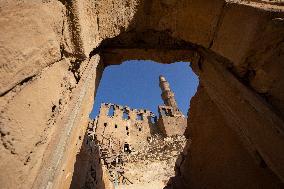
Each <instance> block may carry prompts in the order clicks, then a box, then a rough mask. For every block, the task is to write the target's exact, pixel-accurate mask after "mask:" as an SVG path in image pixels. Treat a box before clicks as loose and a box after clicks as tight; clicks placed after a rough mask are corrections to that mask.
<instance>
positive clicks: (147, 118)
mask: <svg viewBox="0 0 284 189" xmlns="http://www.w3.org/2000/svg"><path fill="white" fill-rule="evenodd" d="M159 85H160V88H161V90H162V94H161V97H162V99H163V101H164V105H159V106H158V112H159V117H158V118H157V116H156V115H155V114H154V113H153V112H151V111H149V110H146V109H131V108H130V107H127V106H121V105H117V104H110V103H102V104H101V106H100V111H99V115H98V116H97V117H96V119H95V120H93V121H92V123H93V127H94V129H95V133H96V136H97V140H98V141H100V142H101V143H111V144H112V145H113V149H115V150H116V151H118V150H120V148H123V147H126V148H127V149H128V148H130V146H129V145H131V147H132V148H135V149H138V148H139V147H140V146H141V145H143V143H145V142H146V141H147V138H149V137H151V136H152V135H154V134H162V135H163V136H173V135H183V134H184V132H185V129H186V125H187V118H186V117H185V116H184V115H183V113H182V112H181V111H180V110H179V108H178V105H177V102H176V100H175V97H174V92H172V91H171V89H170V85H169V83H168V82H167V81H166V79H165V77H163V76H160V78H159Z"/></svg>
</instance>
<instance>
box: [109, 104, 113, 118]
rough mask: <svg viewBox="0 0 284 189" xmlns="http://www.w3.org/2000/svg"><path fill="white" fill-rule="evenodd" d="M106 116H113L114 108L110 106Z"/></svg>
mask: <svg viewBox="0 0 284 189" xmlns="http://www.w3.org/2000/svg"><path fill="white" fill-rule="evenodd" d="M108 116H114V106H113V105H111V106H110V107H109V110H108Z"/></svg>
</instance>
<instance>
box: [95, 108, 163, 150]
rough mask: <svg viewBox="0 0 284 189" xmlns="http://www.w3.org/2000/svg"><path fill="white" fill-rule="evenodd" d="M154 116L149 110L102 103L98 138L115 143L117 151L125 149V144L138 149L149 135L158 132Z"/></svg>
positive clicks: (98, 120)
mask: <svg viewBox="0 0 284 189" xmlns="http://www.w3.org/2000/svg"><path fill="white" fill-rule="evenodd" d="M112 108H113V109H112ZM111 109H112V110H111ZM154 117H155V115H154V114H153V113H152V112H150V111H149V110H144V109H139V110H137V109H130V108H129V107H126V106H120V105H116V104H109V103H108V104H106V103H105V104H101V108H100V112H99V115H98V117H97V122H96V123H95V132H96V135H97V139H98V140H99V141H100V142H101V143H109V142H110V143H113V149H116V148H117V149H116V150H117V151H119V150H121V149H123V147H124V144H129V145H130V146H131V147H132V148H134V149H138V148H139V146H141V145H143V143H145V142H146V141H147V138H148V137H151V135H152V134H154V133H156V132H157V127H156V123H155V122H154V121H153V120H154V119H152V118H154Z"/></svg>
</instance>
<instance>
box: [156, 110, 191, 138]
mask: <svg viewBox="0 0 284 189" xmlns="http://www.w3.org/2000/svg"><path fill="white" fill-rule="evenodd" d="M157 125H158V128H159V130H160V131H161V132H162V133H163V134H164V135H165V136H172V135H183V134H184V132H185V129H186V126H187V120H186V117H185V116H184V115H183V114H182V113H181V112H180V111H178V112H177V111H176V110H174V109H173V108H172V107H170V106H159V119H158V123H157Z"/></svg>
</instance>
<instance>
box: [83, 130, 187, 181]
mask: <svg viewBox="0 0 284 189" xmlns="http://www.w3.org/2000/svg"><path fill="white" fill-rule="evenodd" d="M108 137H109V138H108ZM108 137H105V140H106V141H110V142H106V143H101V142H99V141H97V140H96V135H95V133H94V131H93V129H92V128H91V127H90V128H89V131H88V140H89V142H88V143H89V144H95V145H94V146H93V148H96V149H98V152H99V157H100V163H101V165H103V166H104V167H105V168H106V169H107V170H108V173H109V176H110V177H109V179H110V180H111V182H112V183H113V184H114V185H115V186H119V185H130V184H137V183H149V182H152V181H157V180H160V181H163V182H166V181H168V180H169V178H170V177H172V176H174V175H175V171H174V167H175V163H176V161H177V159H178V156H179V155H180V153H181V152H182V150H183V149H184V147H185V144H186V142H187V139H186V138H185V137H184V136H178V135H176V136H171V137H166V138H164V137H162V136H161V135H158V134H156V135H153V136H152V137H148V139H147V141H145V142H143V143H141V147H140V148H139V149H134V148H132V147H131V145H128V144H127V145H126V146H124V148H117V147H116V145H117V144H115V143H114V142H111V141H114V140H113V139H112V138H111V137H112V136H108ZM117 149H119V150H117Z"/></svg>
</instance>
